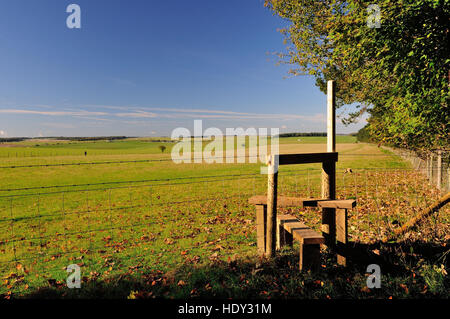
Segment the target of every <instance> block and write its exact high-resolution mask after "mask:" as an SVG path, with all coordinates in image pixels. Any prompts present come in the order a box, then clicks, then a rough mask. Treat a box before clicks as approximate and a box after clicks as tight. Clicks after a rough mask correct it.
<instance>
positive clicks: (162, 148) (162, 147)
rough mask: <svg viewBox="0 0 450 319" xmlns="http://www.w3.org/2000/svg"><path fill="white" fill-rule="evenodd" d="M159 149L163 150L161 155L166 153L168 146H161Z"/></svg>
mask: <svg viewBox="0 0 450 319" xmlns="http://www.w3.org/2000/svg"><path fill="white" fill-rule="evenodd" d="M159 149H160V150H161V153H164V151H165V150H166V146H165V145H160V146H159Z"/></svg>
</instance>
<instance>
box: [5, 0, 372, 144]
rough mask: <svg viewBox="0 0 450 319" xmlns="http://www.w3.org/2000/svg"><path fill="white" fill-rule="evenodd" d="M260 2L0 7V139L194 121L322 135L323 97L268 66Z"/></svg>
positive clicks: (269, 18)
mask: <svg viewBox="0 0 450 319" xmlns="http://www.w3.org/2000/svg"><path fill="white" fill-rule="evenodd" d="M263 2H264V1H263V0H245V1H243V0H228V1H218V0H193V1H186V0H164V1H154V0H131V1H130V0H129V1H125V0H108V1H105V0H70V1H65V0H39V1H25V0H15V1H1V2H0V56H1V59H0V136H60V135H64V136H100V135H130V136H160V135H170V133H171V131H172V130H173V129H175V128H176V127H187V128H189V129H191V128H192V126H193V121H194V120H195V119H201V120H203V127H204V128H206V127H218V128H220V129H222V130H225V128H226V127H243V128H248V127H267V128H269V127H278V128H280V130H281V131H282V132H310V131H315V132H317V131H325V130H326V126H325V107H326V97H325V95H324V94H323V93H321V92H320V91H319V90H318V88H316V87H315V85H314V79H313V78H311V77H307V76H300V77H295V78H286V76H287V71H288V68H289V67H288V66H277V63H276V62H277V58H276V57H275V56H273V55H272V54H271V53H274V52H280V51H283V50H284V48H285V46H284V44H283V38H282V35H281V34H280V33H279V32H278V31H277V29H278V28H280V27H282V26H283V23H284V22H283V21H281V20H280V19H279V18H277V17H274V16H273V15H272V13H271V12H270V11H269V10H268V9H266V8H264V6H263ZM71 3H76V4H78V5H79V6H80V7H81V29H69V28H67V26H66V18H67V16H68V15H69V13H66V7H67V6H68V5H69V4H71ZM363 125H364V123H360V124H357V125H353V126H350V127H344V126H343V125H338V133H348V132H355V131H357V130H358V129H359V128H360V127H362V126H363Z"/></svg>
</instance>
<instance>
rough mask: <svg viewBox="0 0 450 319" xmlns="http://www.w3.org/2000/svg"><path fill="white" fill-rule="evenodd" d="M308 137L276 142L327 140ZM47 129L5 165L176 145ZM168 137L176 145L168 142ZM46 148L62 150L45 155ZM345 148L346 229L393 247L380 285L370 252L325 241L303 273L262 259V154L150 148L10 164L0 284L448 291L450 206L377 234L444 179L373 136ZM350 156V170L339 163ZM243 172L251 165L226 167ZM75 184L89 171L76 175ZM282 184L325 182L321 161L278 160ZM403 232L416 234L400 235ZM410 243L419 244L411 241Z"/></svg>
mask: <svg viewBox="0 0 450 319" xmlns="http://www.w3.org/2000/svg"><path fill="white" fill-rule="evenodd" d="M339 138H342V141H341V143H339V142H340V140H339ZM300 139H301V140H300V142H299V141H297V142H295V141H293V140H292V138H286V139H281V140H280V144H282V145H281V147H280V149H281V151H282V152H315V151H323V148H324V144H323V142H324V141H325V140H324V139H323V138H315V137H303V138H300ZM296 140H297V139H296ZM318 142H320V143H322V144H320V143H318ZM42 143H43V144H42V145H40V146H29V145H28V146H27V147H25V146H24V142H21V143H16V144H17V145H18V146H16V145H14V146H10V147H3V148H0V151H1V152H2V154H6V153H7V151H14V150H16V149H25V150H28V151H29V150H30V149H32V151H33V152H36V156H34V157H17V158H15V157H9V158H8V157H6V158H3V164H2V166H10V165H42V164H60V163H65V164H70V163H78V162H108V161H135V160H161V159H167V158H168V157H169V154H170V153H169V152H168V150H166V152H165V154H161V151H160V150H159V149H158V146H159V145H161V143H159V142H149V141H148V140H139V139H131V140H124V141H122V140H121V141H113V142H103V141H97V142H70V143H69V142H58V141H56V142H55V141H54V142H49V141H42ZM58 143H59V144H58ZM167 144H170V145H168V146H167V147H168V149H169V148H170V147H172V146H173V144H172V143H167ZM85 149H88V156H84V150H85ZM48 151H50V153H51V152H55V153H53V154H56V155H52V156H49V155H48V154H49V153H47V152H48ZM338 151H339V162H338V165H337V193H338V196H339V197H340V198H357V200H358V206H357V208H356V209H354V210H353V211H352V212H351V213H350V216H349V229H350V238H351V241H352V242H354V243H358V244H359V245H363V246H364V245H365V246H364V249H362V251H363V252H362V253H361V254H359V255H358V256H364V255H365V254H368V256H369V257H367V258H368V259H369V260H372V259H373V258H375V259H376V256H378V255H376V254H375V255H374V254H373V252H372V251H374V250H375V251H381V252H385V255H384V257H386V258H387V259H389V258H391V259H393V260H392V261H391V262H389V261H386V260H384V259H383V260H382V261H380V262H383V263H385V264H386V265H387V266H386V267H387V268H389V267H390V268H393V269H394V270H393V271H392V272H388V273H387V276H388V277H387V278H389V279H386V285H387V286H386V287H385V288H384V289H382V290H377V291H372V292H367V291H365V289H364V281H365V275H364V274H365V271H364V267H366V266H367V264H364V263H361V262H359V263H358V262H355V263H353V264H351V266H350V267H349V268H348V269H341V268H339V267H336V266H335V263H334V262H333V260H332V259H331V257H330V256H329V255H327V254H326V253H325V254H324V260H323V265H324V266H325V267H324V269H323V270H324V271H321V272H318V273H298V272H297V271H296V262H297V261H296V258H298V256H297V257H295V253H293V252H283V253H282V254H281V255H280V256H279V257H278V259H277V260H276V261H274V262H267V261H260V260H259V259H258V257H257V256H256V246H255V243H256V239H255V223H254V219H255V217H254V208H253V207H252V206H251V205H248V203H247V199H248V198H249V197H251V196H253V195H256V194H264V193H265V188H266V180H265V177H264V176H262V175H261V174H259V168H260V164H174V163H173V162H171V161H154V162H134V163H131V162H127V163H122V164H99V165H73V166H56V167H55V166H49V167H27V168H2V169H1V170H2V174H1V175H0V182H1V185H2V187H1V189H0V252H1V254H0V275H1V277H2V282H1V285H0V294H2V295H3V296H4V297H5V298H11V297H13V298H14V297H15V298H21V297H32V296H40V297H52V296H53V297H95V296H97V297H99V296H104V297H121V298H126V297H130V298H140V297H155V296H157V297H158V296H159V297H180V298H181V297H182V298H184V297H204V296H215V297H228V296H230V297H234V298H237V297H252V298H267V297H277V298H297V297H300V298H328V297H329V298H344V297H345V298H370V297H376V298H381V297H383V298H388V297H390V296H394V297H398V298H404V297H436V296H440V297H443V296H444V297H448V295H447V294H446V291H447V290H445V289H447V288H448V279H447V278H448V276H446V275H445V271H446V269H447V270H448V264H447V260H446V255H445V253H446V252H448V248H446V247H447V246H446V245H448V242H449V238H448V237H447V236H446V234H447V233H448V230H449V229H448V224H449V219H450V218H449V214H448V209H447V210H442V211H441V212H440V213H439V214H438V215H436V216H434V217H433V218H431V219H430V220H428V221H427V222H426V223H423V224H422V225H421V226H420V228H419V230H418V231H415V232H409V233H407V234H406V235H405V237H403V238H400V239H399V243H402V244H401V245H400V244H399V245H400V246H398V247H397V246H395V247H391V246H385V245H381V244H380V243H379V239H380V238H381V237H382V236H384V235H386V234H388V233H389V232H391V231H392V230H393V228H394V227H396V225H398V224H399V223H403V222H405V221H406V220H407V219H409V218H410V217H411V216H412V214H415V213H416V212H418V211H419V210H420V209H423V208H424V207H425V206H426V205H427V203H429V202H431V201H432V200H433V199H435V198H437V197H438V196H439V194H438V192H437V191H436V190H435V189H433V188H432V187H430V186H429V185H426V184H425V181H424V178H423V177H421V176H420V175H419V174H418V173H415V172H413V171H411V170H408V169H409V166H408V164H407V163H405V162H403V161H402V160H401V159H400V158H398V157H397V156H395V155H394V154H392V153H389V152H384V151H382V150H380V149H379V148H377V147H376V146H374V145H369V144H360V143H353V142H352V140H351V139H350V138H348V137H344V136H342V137H338ZM77 152H78V153H77ZM80 152H82V153H81V154H80ZM23 154H26V152H25V151H24V153H23ZM65 154H67V155H65ZM77 154H78V155H77ZM346 168H352V170H353V173H352V174H347V173H344V171H345V169H346ZM373 168H383V169H382V170H379V169H373ZM239 174H247V175H245V176H232V175H239ZM208 176H210V177H208ZM101 183H102V184H101ZM75 184H76V185H79V184H84V185H81V186H70V185H75ZM43 186H44V187H46V188H34V189H30V188H33V187H43ZM58 186H61V187H58ZM22 188H27V189H22ZM279 193H280V194H283V195H292V196H294V195H295V196H302V197H305V196H308V197H315V196H319V195H320V166H318V165H316V164H311V165H294V166H288V167H281V169H280V178H279ZM287 212H289V213H290V214H294V215H296V216H297V217H299V218H300V219H302V220H304V221H305V222H306V223H307V224H308V225H311V226H312V227H313V228H315V229H316V230H318V229H319V227H320V215H319V214H318V212H317V211H316V210H313V209H305V210H301V209H287ZM405 243H406V244H408V245H409V246H402V245H404V244H405ZM370 245H372V246H370ZM413 245H416V246H418V247H419V248H420V249H422V250H420V249H419V250H418V251H417V250H416V251H413V252H411V251H409V250H408V251H407V252H406V253H405V251H403V249H406V248H404V247H412V246H413ZM436 247H437V250H436V249H435V248H436ZM446 249H447V250H446ZM429 251H432V252H435V253H436V254H437V255H436V256H435V255H433V254H430V253H429ZM382 255H383V254H382ZM374 256H375V257H374ZM371 258H372V259H371ZM421 259H422V261H420V260H421ZM74 263H76V264H78V265H80V266H81V269H82V276H83V285H82V287H83V288H82V289H79V290H70V289H67V288H65V280H66V278H67V276H68V274H67V272H66V271H65V269H66V267H67V266H68V265H70V264H74ZM393 264H394V265H395V266H396V267H397V268H398V266H399V265H400V266H401V267H402V270H401V271H399V270H398V269H397V268H396V267H393V266H392V265H393ZM441 265H444V266H443V267H444V268H441V267H442V266H441ZM436 269H437V270H439V271H441V272H440V275H437V273H438V271H437V270H436ZM442 269H444V270H443V271H442ZM411 274H415V275H414V276H415V277H414V278H412V279H411V276H412V275H411ZM242 276H244V277H242ZM286 276H287V277H286ZM336 276H337V277H338V278H337V279H335V277H336ZM414 280H415V282H414ZM318 281H319V284H317V282H318ZM320 282H323V284H322V283H320ZM273 283H276V285H274V284H273ZM402 285H404V286H405V287H407V288H408V293H406V290H405V289H404V288H402V287H403V286H402ZM424 286H426V287H427V288H426V289H425V288H424ZM361 289H362V290H361ZM425 290H426V291H425ZM424 291H425V292H424Z"/></svg>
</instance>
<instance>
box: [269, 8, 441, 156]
mask: <svg viewBox="0 0 450 319" xmlns="http://www.w3.org/2000/svg"><path fill="white" fill-rule="evenodd" d="M375 3H376V4H377V5H378V6H379V9H380V14H381V20H380V24H381V25H380V28H371V27H369V26H368V23H367V22H368V19H371V14H372V15H373V14H374V12H371V11H370V10H368V8H369V5H370V4H371V3H368V2H366V1H361V0H347V1H344V0H322V1H314V0H266V2H265V5H266V6H267V7H269V8H270V9H271V10H272V11H273V12H274V14H276V15H278V16H280V17H282V18H284V19H286V20H287V21H288V26H287V27H286V28H284V29H282V30H281V33H282V34H283V35H284V36H285V42H286V44H287V50H286V52H284V53H280V54H279V57H280V59H281V61H282V62H284V63H288V64H291V65H293V66H294V67H293V68H292V69H291V71H290V73H291V74H293V75H299V74H309V75H313V76H315V78H316V84H317V85H318V86H319V88H320V89H321V90H322V91H324V92H325V91H326V81H327V80H330V79H333V80H336V83H337V87H336V94H337V106H338V107H341V106H342V105H345V104H352V103H358V106H357V112H353V113H348V116H346V118H345V119H344V120H343V121H344V123H351V122H353V121H355V120H356V119H357V118H358V117H359V116H361V115H362V114H363V113H365V112H368V113H369V114H370V117H369V120H368V122H369V126H368V130H369V132H370V135H371V137H372V138H373V139H375V140H377V141H379V142H382V143H386V144H391V145H397V146H401V147H408V148H413V149H425V148H431V147H442V146H448V143H449V136H450V133H449V125H448V123H449V122H450V119H449V109H448V99H449V74H450V71H449V62H450V60H449V54H448V52H449V50H448V48H449V47H450V46H449V41H448V36H449V34H448V33H449V22H450V21H449V18H450V0H378V1H376V2H375ZM369 9H370V8H369Z"/></svg>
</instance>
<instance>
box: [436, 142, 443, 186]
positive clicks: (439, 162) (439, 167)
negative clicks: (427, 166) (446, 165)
mask: <svg viewBox="0 0 450 319" xmlns="http://www.w3.org/2000/svg"><path fill="white" fill-rule="evenodd" d="M436 178H437V181H436V186H437V188H438V189H439V190H441V181H442V152H441V151H440V150H439V151H438V157H437V176H436Z"/></svg>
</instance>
